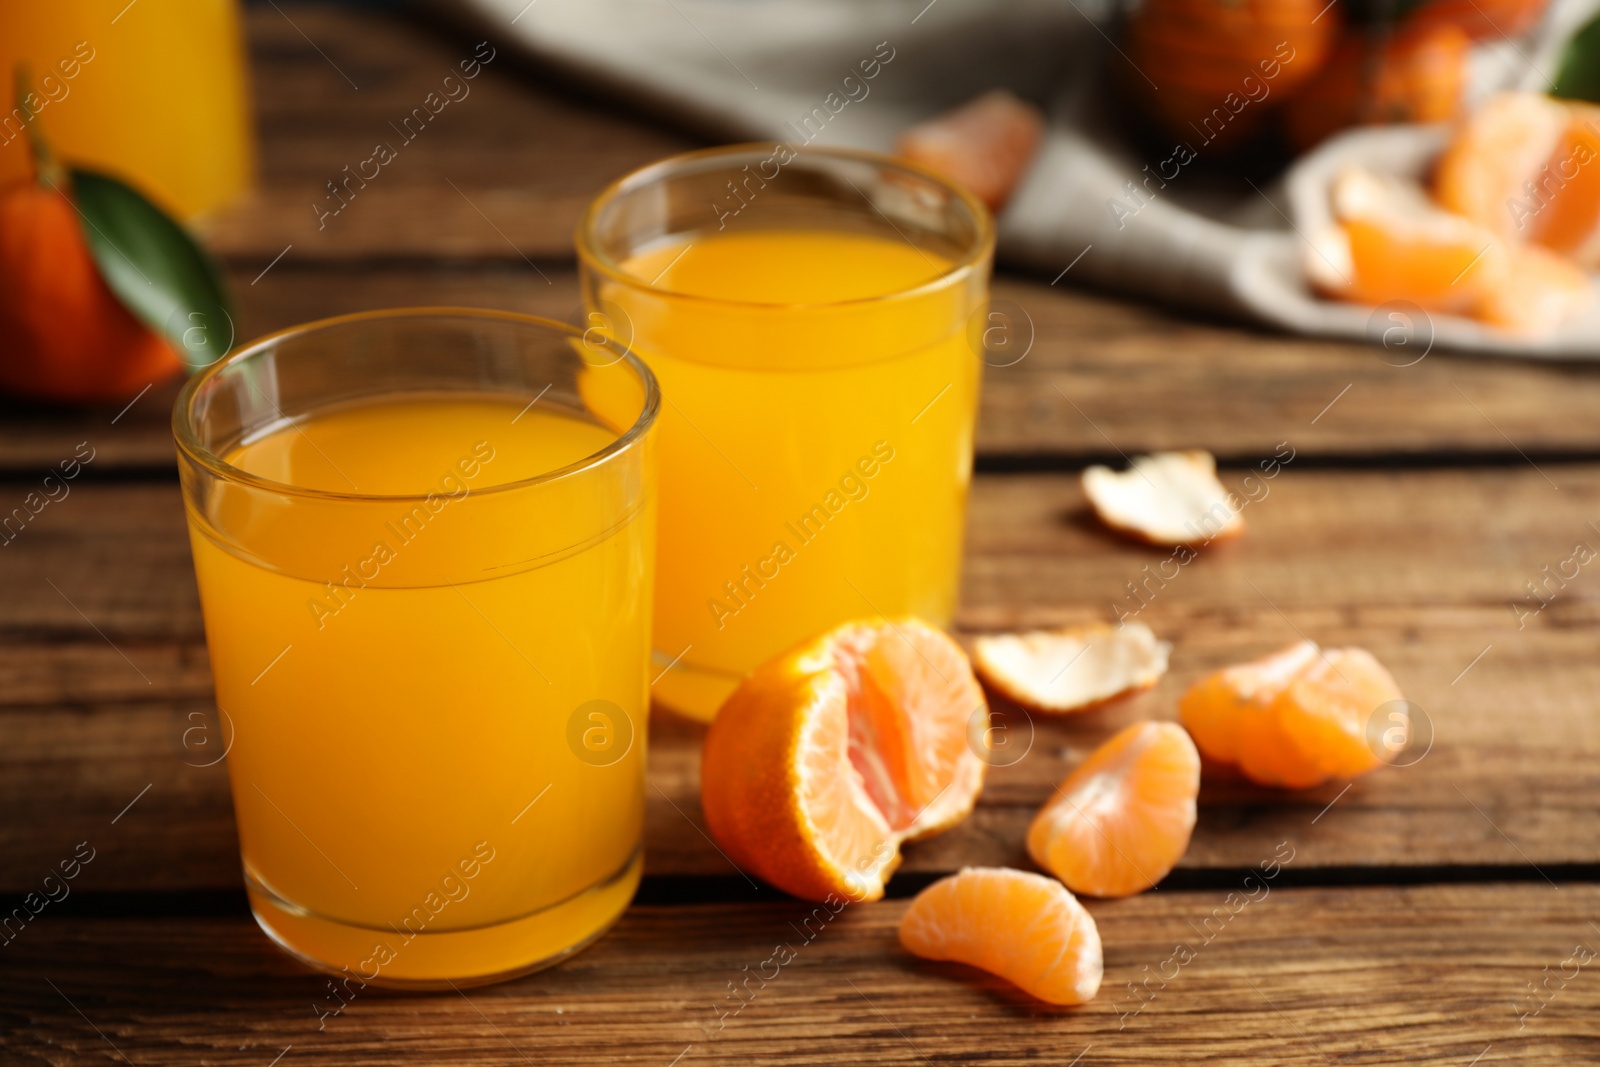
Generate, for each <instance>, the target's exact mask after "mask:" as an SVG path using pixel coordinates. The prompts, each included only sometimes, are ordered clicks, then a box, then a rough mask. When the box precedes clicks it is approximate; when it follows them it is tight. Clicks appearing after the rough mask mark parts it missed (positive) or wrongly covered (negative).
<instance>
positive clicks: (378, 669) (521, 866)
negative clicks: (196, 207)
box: [174, 309, 657, 988]
mask: <svg viewBox="0 0 1600 1067" xmlns="http://www.w3.org/2000/svg"><path fill="white" fill-rule="evenodd" d="M656 405H657V393H656V389H655V385H654V382H653V379H652V378H651V376H650V372H649V371H648V370H646V369H645V368H644V366H643V364H641V363H639V362H638V361H637V360H636V359H635V358H634V357H633V356H631V355H629V354H628V353H627V352H626V350H625V349H623V348H621V347H620V346H618V345H616V344H614V343H612V342H610V341H608V340H605V339H602V338H593V337H591V338H590V339H588V340H584V339H582V338H581V336H580V335H579V334H578V333H577V332H576V331H574V330H572V329H571V328H569V327H564V326H561V325H560V324H557V323H551V322H546V321H544V320H538V319H529V318H526V317H523V316H516V315H504V314H496V313H492V312H473V311H456V310H449V309H419V310H414V311H405V312H379V313H373V314H368V315H357V316H349V317H346V318H343V319H332V320H328V321H326V322H321V323H315V324H312V325H309V326H304V327H300V328H297V329H294V330H289V331H286V332H284V333H281V334H276V335H273V336H271V337H267V338H265V339H263V340H261V341H258V342H256V343H255V344H253V345H250V346H247V347H245V348H243V349H240V350H238V351H235V352H234V353H232V354H231V355H229V356H228V357H226V358H225V359H223V360H221V361H219V362H218V363H216V364H214V365H212V366H211V367H209V368H207V369H206V370H205V371H203V372H202V373H201V374H199V375H197V376H196V377H194V378H193V379H191V380H190V381H189V383H188V384H187V386H186V387H185V389H184V390H183V393H182V395H181V396H180V397H179V400H178V407H177V411H176V413H175V415H174V429H175V434H176V437H177V440H178V445H179V456H180V461H181V470H182V476H183V488H184V498H185V504H186V507H187V511H188V518H189V529H190V540H191V544H192V546H193V551H194V562H195V573H196V577H197V578H198V581H199V586H200V597H201V604H202V608H203V610H204V614H205V623H206V639H207V645H208V649H209V652H210V656H211V664H212V672H213V676H214V678H215V682H216V692H217V705H218V708H219V710H220V712H221V713H222V716H223V718H224V720H225V723H224V732H225V734H226V735H228V736H230V740H231V746H230V749H229V752H228V769H229V776H230V780H231V782H232V788H233V802H234V809H235V814H236V816H237V819H238V826H239V842H240V848H241V851H242V854H243V861H244V870H245V880H246V887H247V889H248V891H249V895H250V901H251V905H252V908H253V910H254V912H255V915H256V918H257V920H258V922H259V923H260V924H261V926H262V927H263V928H264V929H265V930H266V932H267V933H268V934H269V935H270V936H272V937H273V938H274V939H275V940H276V941H278V942H279V944H281V945H282V946H284V947H285V948H286V949H288V950H289V951H290V952H291V953H293V954H294V955H296V956H298V957H300V958H301V959H303V960H305V961H307V962H309V963H311V964H313V965H314V966H318V967H321V968H323V969H326V970H330V971H333V972H336V973H338V974H339V975H341V976H342V979H343V981H344V982H345V983H347V984H355V987H356V988H359V984H368V983H370V984H378V985H393V986H416V987H430V986H439V985H444V984H446V983H449V982H455V983H457V984H460V983H463V982H482V981H492V980H496V979H499V978H503V977H508V976H510V975H514V974H519V973H523V972H525V971H528V970H531V969H533V968H536V967H538V966H542V965H544V964H547V963H550V962H553V961H555V960H558V959H560V958H561V957H562V956H564V955H566V954H568V953H570V952H572V951H574V950H576V949H577V948H580V947H582V946H583V945H584V944H586V943H588V942H589V941H590V940H592V939H593V938H594V937H596V936H598V935H599V933H601V932H602V931H603V930H604V929H605V928H606V927H607V926H609V925H610V923H611V922H613V921H614V920H615V919H616V917H617V916H618V915H619V914H620V913H621V911H622V910H623V908H624V907H625V906H626V905H627V903H628V901H629V899H631V897H632V895H633V891H634V889H635V888H636V886H637V884H638V880H639V872H640V867H641V854H640V834H641V831H642V825H643V802H644V765H645V758H644V757H645V730H646V721H647V706H648V692H649V676H648V673H647V667H648V658H649V620H650V597H651V588H652V586H651V578H652V558H653V549H654V519H655V473H654V454H653V448H654V438H653V420H654V417H655V412H656Z"/></svg>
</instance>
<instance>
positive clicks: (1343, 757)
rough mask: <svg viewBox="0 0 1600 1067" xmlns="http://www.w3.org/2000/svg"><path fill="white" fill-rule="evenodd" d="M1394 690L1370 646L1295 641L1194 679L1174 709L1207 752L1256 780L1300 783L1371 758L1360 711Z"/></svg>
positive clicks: (1359, 766)
mask: <svg viewBox="0 0 1600 1067" xmlns="http://www.w3.org/2000/svg"><path fill="white" fill-rule="evenodd" d="M1399 699H1401V696H1400V688H1399V686H1398V685H1396V684H1395V681H1394V679H1393V678H1392V677H1391V676H1390V675H1389V672H1388V671H1386V670H1384V668H1383V666H1382V665H1381V664H1379V663H1378V661H1377V660H1376V659H1374V658H1373V656H1372V654H1371V653H1369V652H1367V651H1365V650H1364V649H1359V648H1346V649H1329V650H1327V651H1326V652H1324V651H1322V650H1320V649H1318V648H1317V646H1316V645H1315V644H1313V643H1312V642H1310V641H1302V642H1299V643H1298V644H1294V645H1291V646H1289V647H1288V648H1286V649H1283V650H1281V651H1279V652H1275V653H1273V654H1272V655H1270V656H1265V657H1263V658H1261V659H1258V660H1253V661H1252V662H1250V663H1244V664H1240V665H1238V666H1234V667H1228V668H1225V669H1223V670H1221V671H1217V672H1216V673H1215V674H1212V675H1209V676H1207V677H1205V678H1202V679H1200V680H1199V681H1198V682H1196V683H1195V684H1194V685H1193V686H1191V687H1190V688H1189V691H1188V692H1187V693H1185V694H1184V695H1183V699H1182V700H1180V701H1179V704H1178V711H1179V716H1180V717H1181V718H1182V720H1183V724H1184V725H1185V726H1187V727H1188V728H1189V732H1190V733H1191V734H1192V735H1193V736H1194V739H1195V742H1196V744H1198V745H1199V746H1200V751H1201V752H1204V753H1205V754H1206V755H1207V756H1209V757H1210V758H1212V759H1214V760H1217V761H1218V762H1222V763H1232V764H1237V765H1238V767H1239V769H1240V770H1241V771H1242V772H1244V775H1245V776H1246V777H1247V778H1250V779H1251V780H1252V781H1255V782H1258V783H1260V784H1262V785H1272V786H1282V787H1286V788H1290V789H1304V788H1308V787H1310V786H1314V785H1319V784H1321V783H1322V782H1325V781H1327V780H1328V779H1329V778H1336V777H1337V778H1347V777H1354V776H1356V775H1358V774H1365V773H1366V772H1367V771H1370V770H1372V769H1373V768H1374V767H1376V766H1377V765H1378V763H1379V762H1380V761H1379V759H1378V756H1377V754H1376V752H1375V751H1374V750H1373V749H1372V748H1371V746H1370V745H1369V743H1368V738H1367V723H1368V720H1369V719H1370V718H1371V717H1372V714H1373V712H1375V711H1376V710H1377V709H1378V708H1379V707H1380V706H1382V705H1384V704H1386V703H1388V702H1390V701H1395V700H1399Z"/></svg>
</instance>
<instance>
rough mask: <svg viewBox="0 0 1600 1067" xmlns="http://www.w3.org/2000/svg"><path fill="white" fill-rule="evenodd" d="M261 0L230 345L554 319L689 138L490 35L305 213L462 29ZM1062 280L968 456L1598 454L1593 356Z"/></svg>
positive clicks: (147, 459) (153, 431)
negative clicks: (577, 276) (1440, 344)
mask: <svg viewBox="0 0 1600 1067" xmlns="http://www.w3.org/2000/svg"><path fill="white" fill-rule="evenodd" d="M279 7H280V8H281V11H280V10H279V9H278V8H275V7H273V6H272V5H262V6H251V7H248V8H247V9H246V14H247V18H248V22H249V28H250V40H251V51H252V60H253V65H254V66H253V69H254V78H255V99H256V107H257V113H258V123H259V128H260V131H261V168H260V170H261V173H260V185H259V187H258V189H257V190H256V191H255V192H254V193H253V194H252V195H251V196H250V197H248V198H247V199H246V200H244V201H242V202H241V203H239V204H238V205H235V206H234V207H232V208H230V209H228V210H227V211H225V212H223V213H221V214H219V215H218V216H216V217H214V218H212V219H209V220H206V221H205V223H204V230H205V233H206V236H207V239H208V240H209V242H210V243H211V245H212V247H213V248H214V249H215V250H216V251H217V252H218V253H219V254H220V255H221V257H222V258H223V260H224V262H225V263H226V264H227V266H228V268H229V270H228V274H229V280H230V282H231V284H232V288H233V290H234V292H235V294H236V295H237V297H238V305H239V308H238V311H239V316H238V319H239V321H238V322H237V324H236V327H237V329H236V334H237V339H238V340H240V341H244V340H248V339H250V338H253V337H257V336H260V335H261V334H263V333H266V332H268V331H271V330H275V329H280V328H282V327H285V326H290V325H294V324H296V323H301V322H306V321H309V320H312V319H316V318H321V317H324V316H328V315H335V314H343V313H346V312H351V311H365V310H370V309H372V308H379V307H394V306H401V305H417V304H465V305H474V306H492V307H499V308H506V309H512V310H518V311H525V312H530V313H534V314H541V315H549V316H553V317H556V318H565V317H567V316H569V315H570V314H571V313H572V312H573V311H574V310H575V308H576V306H577V303H578V295H577V289H576V284H575V281H574V276H573V272H572V268H571V259H572V249H571V236H572V230H573V227H574V225H575V224H576V222H577V218H578V213H579V212H580V211H581V209H582V207H583V205H584V204H585V203H586V202H587V201H588V200H589V199H590V198H591V197H593V196H594V194H595V193H597V192H598V191H599V190H600V189H601V188H602V187H604V185H605V184H606V183H607V182H609V181H611V180H613V179H615V178H617V177H619V176H620V175H622V174H624V173H626V172H627V171H629V170H632V169H634V168H635V167H638V166H640V165H642V164H644V163H647V162H649V161H651V160H653V159H657V158H659V157H661V156H664V155H669V154H671V153H674V152H677V151H681V150H683V149H686V148H690V147H695V146H696V145H698V144H701V143H704V142H703V140H701V139H699V138H697V137H696V136H695V135H693V134H692V133H691V132H688V131H687V130H686V129H685V128H684V127H683V126H682V125H681V124H680V123H679V122H678V119H679V117H678V116H672V115H662V116H650V117H646V116H644V115H642V114H640V113H638V112H629V111H626V110H623V109H619V108H618V107H617V106H616V105H615V103H614V102H610V103H605V102H601V101H599V100H596V99H594V98H592V97H589V96H586V95H585V94H583V93H582V92H581V91H579V92H574V91H573V88H572V87H571V86H570V85H567V84H560V83H552V82H551V80H550V73H549V72H547V71H541V70H538V69H534V68H533V67H531V66H530V65H528V64H520V63H518V62H517V61H516V60H515V59H513V58H512V56H511V54H510V52H509V51H508V50H503V51H502V52H501V53H500V54H498V55H497V57H496V59H495V60H494V61H493V62H492V63H490V64H489V65H488V66H487V67H485V68H483V71H482V73H481V74H480V75H479V76H478V77H477V78H476V79H474V80H473V81H472V82H471V85H472V89H471V93H470V95H468V96H467V97H466V98H465V99H463V100H461V101H459V102H458V103H455V104H451V105H449V106H448V107H447V108H446V109H445V110H444V111H443V112H441V113H440V114H439V115H438V117H437V118H436V119H435V120H433V121H432V122H431V123H430V124H429V125H428V126H427V127H426V128H425V129H424V130H423V131H422V132H421V133H420V134H419V135H418V136H417V137H416V138H415V139H414V140H412V141H411V142H409V143H407V144H406V145H405V146H404V147H403V148H402V149H401V150H400V153H399V155H398V158H396V159H395V160H394V162H393V163H392V164H390V165H389V166H387V167H385V168H383V170H382V171H381V173H380V175H379V177H378V178H377V179H374V180H373V181H372V182H370V183H368V185H367V186H366V187H364V188H359V189H357V190H356V193H355V196H354V197H353V198H352V199H350V202H349V205H348V207H347V208H345V209H344V210H343V211H341V213H340V214H339V215H337V216H334V217H332V218H331V219H326V220H324V223H323V225H322V228H321V229H318V222H317V218H318V216H317V213H316V212H315V211H313V209H312V205H313V204H315V203H320V204H322V205H323V210H327V209H328V205H329V204H331V203H332V202H331V201H329V200H327V199H326V198H327V195H328V194H327V190H326V184H325V183H327V182H328V181H330V180H332V179H334V178H336V177H340V176H341V175H342V168H343V167H345V166H346V165H352V166H353V165H355V164H356V163H357V162H359V161H360V160H361V159H364V158H366V156H367V155H368V154H370V152H371V147H372V144H373V142H374V141H375V140H377V139H380V138H383V137H389V138H390V139H394V135H393V134H392V132H390V127H389V123H391V122H396V121H398V120H399V119H400V118H402V117H403V116H404V115H406V114H407V113H409V112H410V110H411V108H413V107H414V106H416V105H417V104H418V103H419V102H420V101H421V100H422V98H423V97H424V96H426V94H427V93H428V92H429V91H431V90H433V89H434V88H436V86H437V84H438V82H439V81H440V79H442V78H443V76H444V74H445V73H446V72H447V71H449V70H450V69H452V68H453V67H454V65H455V64H456V63H457V62H458V61H459V60H460V59H461V58H463V57H465V56H468V55H470V54H472V51H473V47H474V45H475V42H476V41H477V40H478V39H480V38H479V37H477V36H473V35H471V34H467V33H458V32H455V31H449V32H445V33H440V32H439V30H438V28H437V27H430V26H426V25H423V24H420V23H417V22H414V21H407V20H404V19H399V18H393V17H385V16H381V15H375V14H372V13H358V12H352V11H344V10H339V9H334V8H322V7H308V6H304V5H279ZM291 19H292V24H291V21H290V20H291ZM302 34H304V36H302ZM312 42H314V43H315V45H316V47H317V48H321V49H322V50H323V51H324V52H326V53H327V55H328V57H330V59H331V61H332V62H329V60H325V59H324V58H322V57H321V56H319V55H318V54H317V52H316V50H315V49H314V48H313V47H312ZM336 67H337V69H336ZM339 70H343V71H344V72H345V73H347V74H348V75H349V76H350V78H351V79H353V80H354V81H355V83H356V84H357V85H359V86H360V89H359V91H357V90H353V89H351V87H350V85H349V84H348V83H346V82H345V81H344V80H343V78H342V77H341V75H340V74H339ZM280 253H281V254H282V256H281V258H279V257H280ZM269 267H270V269H268V268H269ZM541 272H542V273H541ZM1070 281H1071V280H1070V278H1068V279H1065V280H1063V281H1062V282H1061V283H1060V284H1059V285H1055V286H1052V285H1049V284H1047V283H1046V282H1045V281H1044V280H1041V279H1029V278H1023V277H1019V276H1016V275H1008V274H1005V273H1002V274H1001V275H1000V276H999V278H998V279H997V281H996V284H995V287H994V295H995V298H996V300H997V301H1004V302H1006V303H1005V304H1004V307H1005V308H1006V309H1008V310H1009V311H1010V313H1011V315H1012V320H1013V321H1014V322H1015V323H1016V329H1017V336H1018V338H1019V339H1020V338H1023V337H1025V336H1027V335H1030V334H1031V336H1032V337H1033V343H1032V347H1031V349H1030V350H1029V352H1028V355H1027V356H1026V357H1025V358H1024V359H1023V360H1022V361H1021V362H1020V363H1017V364H1016V365H1015V366H1011V367H1003V368H1002V367H995V368H990V369H989V371H988V373H987V375H986V382H985V387H984V396H983V414H982V418H981V420H980V430H979V437H978V447H979V450H980V453H981V454H983V455H986V456H1029V457H1035V458H1037V457H1057V458H1059V457H1082V456H1110V457H1115V456H1116V454H1117V452H1118V450H1121V451H1122V452H1126V453H1128V454H1130V455H1131V454H1133V453H1136V452H1141V451H1149V450H1152V449H1157V448H1208V449H1210V450H1212V451H1214V452H1216V453H1218V454H1220V455H1224V456H1238V457H1254V456H1259V455H1264V454H1268V453H1270V452H1271V451H1272V449H1273V446H1274V445H1275V444H1276V443H1277V442H1279V441H1282V440H1292V441H1293V442H1295V444H1296V446H1297V447H1298V448H1299V449H1301V450H1302V451H1303V452H1304V453H1305V454H1307V455H1317V456H1363V457H1364V456H1374V455H1382V454H1386V453H1387V454H1392V453H1409V454H1433V453H1439V452H1446V451H1468V452H1474V453H1493V454H1496V455H1502V456H1515V454H1516V450H1517V449H1521V450H1523V451H1524V452H1528V453H1530V454H1536V455H1537V454H1551V453H1579V454H1584V455H1596V454H1600V430H1597V429H1596V427H1595V422H1594V419H1593V418H1591V417H1590V416H1591V413H1592V412H1593V411H1594V410H1595V408H1596V405H1597V403H1600V368H1595V367H1589V366H1576V367H1562V366H1554V365H1540V364H1527V363H1523V362H1519V361H1515V360H1493V359H1478V358H1462V357H1452V356H1449V355H1446V354H1444V353H1433V354H1430V355H1428V356H1427V357H1426V358H1424V359H1423V360H1422V361H1421V362H1419V363H1417V364H1416V365H1414V366H1409V367H1396V366H1391V365H1390V364H1389V363H1386V362H1385V361H1384V360H1385V358H1388V359H1389V360H1391V361H1393V362H1403V361H1404V360H1402V359H1401V358H1400V355H1399V354H1395V353H1386V352H1384V351H1383V350H1382V349H1374V348H1369V347H1366V346H1362V345H1350V344H1333V343H1327V342H1321V341H1313V340H1307V339H1302V338H1295V337H1288V336H1282V335H1277V334H1272V333H1267V332H1264V331H1260V330H1256V329H1252V328H1248V327H1242V326H1233V325H1227V324H1220V323H1207V322H1200V321H1194V320H1192V319H1188V318H1184V317H1180V316H1176V315H1172V314H1168V313H1166V312H1163V311H1161V310H1159V309H1152V308H1149V307H1145V306H1142V305H1139V304H1136V303H1131V302H1128V301H1125V300H1117V299H1110V298H1106V297H1103V296H1098V295H1094V294H1090V293H1085V292H1082V291H1074V290H1072V289H1070V288H1069V286H1070ZM1019 343H1020V341H1019ZM1405 358H1406V359H1409V358H1410V356H1409V355H1405ZM1346 387H1348V389H1347V388H1346ZM174 392H175V386H172V385H170V384H162V385H158V386H156V388H154V389H152V391H151V392H150V394H148V395H147V396H145V397H143V398H141V399H140V400H139V402H138V403H137V404H136V405H135V406H134V407H133V408H132V409H131V410H130V411H129V412H128V413H127V414H126V415H124V416H123V417H122V418H121V419H120V420H119V421H118V422H117V423H116V425H114V426H113V425H112V424H111V419H112V418H113V417H115V416H116V415H117V414H118V409H119V408H120V407H121V406H122V405H120V404H113V405H109V406H107V407H105V408H102V409H97V410H94V411H90V412H87V413H72V412H59V411H39V410H37V409H35V408H34V407H33V406H31V405H19V404H12V405H9V406H7V407H4V408H0V475H4V474H7V473H10V474H12V475H23V474H26V473H29V472H31V471H33V470H35V469H39V468H43V467H46V466H49V465H52V464H54V463H55V462H56V461H57V460H59V459H60V458H61V457H62V456H65V455H69V454H70V453H71V451H72V448H73V446H74V445H75V444H76V443H77V442H79V441H82V440H86V439H87V440H92V441H95V442H97V446H98V447H100V449H101V454H100V458H99V460H98V462H99V463H100V464H101V466H102V469H111V468H128V467H166V466H169V465H170V464H171V462H172V445H171V440H170V431H169V429H168V423H167V420H168V417H169V414H170V411H171V406H172V397H173V394H174ZM1336 398H1337V402H1336V403H1334V401H1335V399H1336ZM1330 404H1332V405H1333V406H1332V407H1329V405H1330ZM1324 409H1327V410H1326V411H1325V410H1324Z"/></svg>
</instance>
